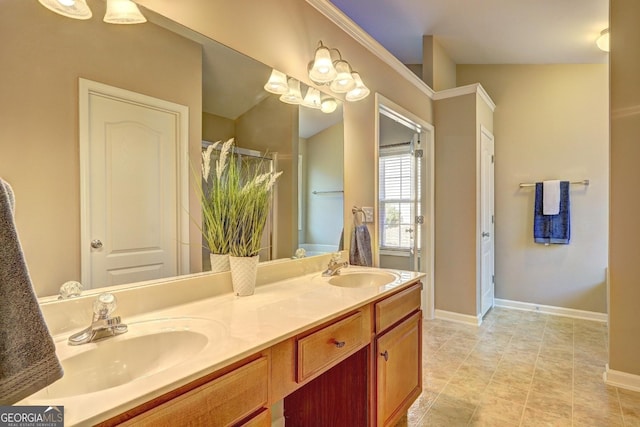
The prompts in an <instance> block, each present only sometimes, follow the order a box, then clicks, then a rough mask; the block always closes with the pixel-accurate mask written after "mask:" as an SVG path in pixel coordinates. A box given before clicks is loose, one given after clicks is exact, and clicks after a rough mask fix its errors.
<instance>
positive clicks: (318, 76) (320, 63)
mask: <svg viewBox="0 0 640 427" xmlns="http://www.w3.org/2000/svg"><path fill="white" fill-rule="evenodd" d="M337 75H338V71H337V70H336V69H335V67H334V65H333V60H332V59H331V50H329V48H328V47H326V46H325V45H323V44H322V41H320V43H319V46H318V48H317V49H316V53H315V55H314V56H313V61H311V62H310V63H309V78H310V79H311V80H312V81H313V82H314V83H317V84H328V83H331V82H332V81H333V79H335V78H336V77H337Z"/></svg>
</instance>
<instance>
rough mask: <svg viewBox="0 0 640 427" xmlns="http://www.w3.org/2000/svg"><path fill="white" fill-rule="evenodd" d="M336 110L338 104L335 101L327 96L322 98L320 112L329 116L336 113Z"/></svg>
mask: <svg viewBox="0 0 640 427" xmlns="http://www.w3.org/2000/svg"><path fill="white" fill-rule="evenodd" d="M336 108H338V103H337V102H336V100H335V99H333V98H332V97H330V96H328V95H323V96H322V104H321V106H320V111H322V112H323V113H327V114H329V113H333V112H334V111H336Z"/></svg>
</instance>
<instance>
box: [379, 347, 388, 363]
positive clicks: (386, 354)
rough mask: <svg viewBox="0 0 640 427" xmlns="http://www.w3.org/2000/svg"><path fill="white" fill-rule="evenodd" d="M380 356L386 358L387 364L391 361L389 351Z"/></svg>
mask: <svg viewBox="0 0 640 427" xmlns="http://www.w3.org/2000/svg"><path fill="white" fill-rule="evenodd" d="M380 356H382V357H384V361H385V362H387V361H388V360H389V352H388V351H387V350H385V351H384V353H380Z"/></svg>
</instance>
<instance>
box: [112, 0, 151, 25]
mask: <svg viewBox="0 0 640 427" xmlns="http://www.w3.org/2000/svg"><path fill="white" fill-rule="evenodd" d="M103 20H104V22H106V23H109V24H142V23H144V22H147V19H146V18H145V17H144V16H143V15H142V13H140V9H138V6H137V5H136V4H135V3H134V2H132V1H131V0H107V13H105V14H104V19H103Z"/></svg>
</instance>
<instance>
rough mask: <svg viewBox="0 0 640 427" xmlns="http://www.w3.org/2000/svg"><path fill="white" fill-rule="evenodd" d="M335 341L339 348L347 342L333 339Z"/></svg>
mask: <svg viewBox="0 0 640 427" xmlns="http://www.w3.org/2000/svg"><path fill="white" fill-rule="evenodd" d="M333 343H334V344H335V345H336V347H338V348H342V347H344V345H345V344H346V343H345V342H344V341H338V340H333Z"/></svg>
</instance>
